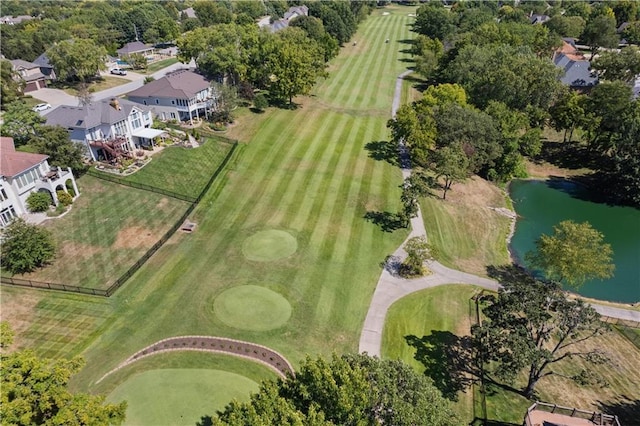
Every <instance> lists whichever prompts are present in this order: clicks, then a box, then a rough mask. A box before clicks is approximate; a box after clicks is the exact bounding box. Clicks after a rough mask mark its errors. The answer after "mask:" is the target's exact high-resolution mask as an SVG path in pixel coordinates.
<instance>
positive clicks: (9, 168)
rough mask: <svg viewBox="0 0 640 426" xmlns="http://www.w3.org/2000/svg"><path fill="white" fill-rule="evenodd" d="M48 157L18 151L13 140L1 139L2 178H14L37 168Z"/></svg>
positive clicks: (0, 172)
mask: <svg viewBox="0 0 640 426" xmlns="http://www.w3.org/2000/svg"><path fill="white" fill-rule="evenodd" d="M47 158H49V156H48V155H42V154H32V153H30V152H19V151H16V148H15V146H14V145H13V138H8V137H4V136H2V137H0V176H6V177H12V176H16V175H19V174H20V173H22V172H24V171H26V170H29V169H30V168H32V167H34V166H37V165H38V164H40V163H41V162H43V161H44V160H46V159H47Z"/></svg>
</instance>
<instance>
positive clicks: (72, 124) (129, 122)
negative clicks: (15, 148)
mask: <svg viewBox="0 0 640 426" xmlns="http://www.w3.org/2000/svg"><path fill="white" fill-rule="evenodd" d="M45 118H46V119H47V125H49V126H62V127H64V128H65V129H67V130H68V131H69V133H70V137H71V140H72V141H74V142H78V143H82V144H84V146H85V148H86V152H87V157H89V158H91V159H92V160H94V161H96V160H107V161H110V160H114V159H118V158H122V157H126V158H134V153H135V151H136V149H139V148H142V147H143V146H150V145H152V140H153V139H154V138H155V137H157V136H160V135H162V134H163V133H164V132H163V131H162V130H156V129H151V124H152V123H153V119H152V117H151V112H150V111H149V109H148V108H146V107H143V106H142V105H139V104H136V103H133V102H129V101H127V100H124V99H115V98H113V99H111V100H102V101H98V102H95V103H92V104H90V105H85V106H82V107H76V106H68V105H61V106H59V107H57V108H55V109H54V110H52V111H51V112H50V113H48V114H47V115H46V116H45Z"/></svg>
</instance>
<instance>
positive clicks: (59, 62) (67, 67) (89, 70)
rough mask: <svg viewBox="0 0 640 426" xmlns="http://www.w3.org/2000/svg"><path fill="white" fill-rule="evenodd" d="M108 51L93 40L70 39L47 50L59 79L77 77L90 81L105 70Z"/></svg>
mask: <svg viewBox="0 0 640 426" xmlns="http://www.w3.org/2000/svg"><path fill="white" fill-rule="evenodd" d="M106 56H107V51H106V49H105V48H104V47H102V46H99V45H97V44H96V43H95V42H94V41H93V40H91V39H70V40H64V41H61V42H60V43H58V44H56V45H54V46H52V47H50V48H49V49H48V50H47V57H48V58H49V62H50V63H51V65H52V66H53V67H54V68H55V69H56V72H57V74H58V78H61V79H68V78H71V77H76V78H78V79H80V80H85V81H86V80H88V79H90V78H92V77H95V76H96V75H97V74H98V72H99V71H102V70H105V69H106V68H107V67H106V65H105V59H106Z"/></svg>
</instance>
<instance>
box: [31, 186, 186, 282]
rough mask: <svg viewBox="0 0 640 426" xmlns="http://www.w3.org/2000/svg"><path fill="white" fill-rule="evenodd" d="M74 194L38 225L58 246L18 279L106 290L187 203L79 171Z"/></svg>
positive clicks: (157, 238) (165, 228) (152, 242)
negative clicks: (49, 258)
mask: <svg viewBox="0 0 640 426" xmlns="http://www.w3.org/2000/svg"><path fill="white" fill-rule="evenodd" d="M77 184H78V187H79V190H80V197H79V198H78V199H77V200H76V201H75V203H74V204H73V207H72V209H71V211H69V212H68V213H67V214H65V215H64V216H63V217H60V218H55V219H50V220H48V221H46V222H44V224H43V226H44V227H45V228H47V229H49V230H50V231H51V232H52V233H53V238H54V241H55V242H56V245H57V247H58V250H57V254H56V258H55V259H54V261H53V262H52V263H51V264H50V265H48V266H46V267H45V268H43V269H40V270H37V271H35V272H33V273H30V274H25V275H24V276H19V277H18V278H26V279H33V280H37V281H49V282H54V283H61V284H69V285H76V286H81V287H88V288H101V289H105V288H107V287H108V286H109V285H110V284H111V283H112V282H113V281H115V280H116V279H117V278H118V277H119V276H120V275H122V274H123V273H124V272H125V271H126V270H127V269H129V267H131V265H132V264H133V263H135V262H136V260H137V259H139V258H140V257H141V256H142V255H143V254H144V253H145V252H146V251H147V250H148V249H149V248H150V247H151V246H152V245H153V244H155V243H156V241H158V240H159V239H160V238H161V237H162V235H164V233H165V232H167V230H169V228H171V226H172V225H173V224H174V223H175V221H176V220H177V219H178V218H179V217H180V215H182V214H183V213H184V211H185V210H186V208H187V206H188V204H187V203H185V202H183V201H179V200H175V199H173V198H169V197H165V196H162V195H159V194H155V193H152V192H148V191H142V190H138V189H134V188H129V187H125V186H122V185H117V184H115V183H110V182H106V181H102V180H100V179H97V178H95V177H93V176H89V175H85V176H83V177H81V178H80V179H78V181H77Z"/></svg>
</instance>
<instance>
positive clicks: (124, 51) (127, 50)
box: [116, 41, 154, 59]
mask: <svg viewBox="0 0 640 426" xmlns="http://www.w3.org/2000/svg"><path fill="white" fill-rule="evenodd" d="M116 52H117V53H118V57H119V58H120V59H122V58H124V57H126V56H130V55H133V54H135V53H139V54H141V55H144V56H148V55H152V54H153V52H154V48H153V46H151V45H148V44H144V43H142V42H141V41H132V42H131V43H127V44H125V45H124V46H122V47H121V48H120V49H118V50H116Z"/></svg>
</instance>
